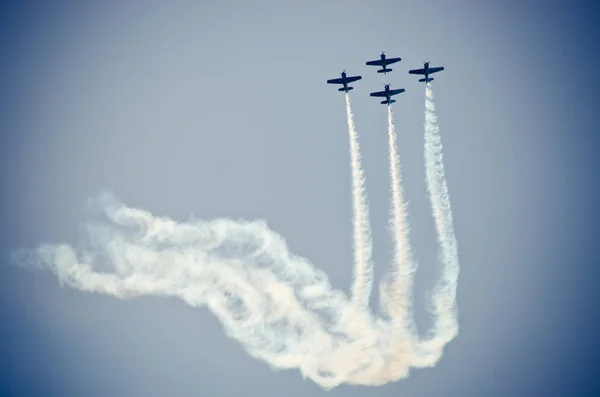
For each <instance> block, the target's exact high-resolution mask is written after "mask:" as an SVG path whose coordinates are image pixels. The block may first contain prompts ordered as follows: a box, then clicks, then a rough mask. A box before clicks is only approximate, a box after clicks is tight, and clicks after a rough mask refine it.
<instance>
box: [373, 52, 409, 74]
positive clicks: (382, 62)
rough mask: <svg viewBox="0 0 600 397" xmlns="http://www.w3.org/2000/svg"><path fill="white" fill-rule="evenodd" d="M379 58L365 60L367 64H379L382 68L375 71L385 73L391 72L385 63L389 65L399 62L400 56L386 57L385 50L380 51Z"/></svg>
mask: <svg viewBox="0 0 600 397" xmlns="http://www.w3.org/2000/svg"><path fill="white" fill-rule="evenodd" d="M380 57H381V59H379V60H377V61H369V62H367V65H368V66H381V67H382V68H381V69H379V70H378V71H377V73H383V74H387V72H391V71H392V69H389V68H387V67H386V66H387V65H391V64H392V63H396V62H400V61H401V60H402V58H386V57H385V52H382V53H381V55H380Z"/></svg>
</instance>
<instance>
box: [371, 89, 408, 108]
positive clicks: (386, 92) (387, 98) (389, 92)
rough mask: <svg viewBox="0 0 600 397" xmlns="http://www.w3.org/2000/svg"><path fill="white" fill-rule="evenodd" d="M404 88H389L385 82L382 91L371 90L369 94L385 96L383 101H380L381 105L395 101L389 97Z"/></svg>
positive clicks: (401, 91) (402, 90)
mask: <svg viewBox="0 0 600 397" xmlns="http://www.w3.org/2000/svg"><path fill="white" fill-rule="evenodd" d="M404 91H405V90H404V88H398V89H397V90H390V85H389V84H386V85H385V90H384V91H379V92H372V93H371V96H379V97H385V101H382V102H381V104H382V105H388V106H389V105H391V104H392V103H394V102H396V101H395V100H393V99H390V97H392V96H394V95H398V94H401V93H403V92H404Z"/></svg>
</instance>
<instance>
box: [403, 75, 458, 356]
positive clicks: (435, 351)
mask: <svg viewBox="0 0 600 397" xmlns="http://www.w3.org/2000/svg"><path fill="white" fill-rule="evenodd" d="M442 160H443V155H442V139H441V136H440V128H439V126H438V124H437V115H436V113H435V102H434V96H433V91H432V89H431V85H430V83H427V85H426V88H425V175H426V181H427V190H428V191H429V198H430V200H431V207H432V210H433V217H434V220H435V227H436V230H437V234H438V241H439V243H440V248H441V261H442V264H443V271H442V277H441V278H440V281H439V282H438V284H437V285H436V287H435V290H434V291H433V295H432V298H431V305H430V311H431V313H432V315H433V317H434V324H433V328H432V330H431V331H430V332H429V336H428V338H427V339H426V340H424V341H421V342H420V343H419V345H418V349H417V350H418V354H417V355H416V357H415V359H414V363H413V366H416V367H431V366H434V365H435V364H436V363H437V362H438V360H439V359H440V357H441V356H442V351H443V349H444V346H445V345H446V344H447V343H448V342H450V341H451V340H452V339H454V338H455V337H456V335H458V320H457V310H458V309H457V306H456V287H457V284H458V273H459V262H458V246H457V242H456V237H455V236H454V229H453V226H452V209H451V207H450V197H449V195H448V186H447V185H446V178H445V176H444V163H443V161H442Z"/></svg>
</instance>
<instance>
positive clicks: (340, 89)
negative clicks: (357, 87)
mask: <svg viewBox="0 0 600 397" xmlns="http://www.w3.org/2000/svg"><path fill="white" fill-rule="evenodd" d="M353 89H354V87H348V91H350V90H353ZM338 91H346V89H345V88H344V87H342V88H338ZM348 91H346V92H348Z"/></svg>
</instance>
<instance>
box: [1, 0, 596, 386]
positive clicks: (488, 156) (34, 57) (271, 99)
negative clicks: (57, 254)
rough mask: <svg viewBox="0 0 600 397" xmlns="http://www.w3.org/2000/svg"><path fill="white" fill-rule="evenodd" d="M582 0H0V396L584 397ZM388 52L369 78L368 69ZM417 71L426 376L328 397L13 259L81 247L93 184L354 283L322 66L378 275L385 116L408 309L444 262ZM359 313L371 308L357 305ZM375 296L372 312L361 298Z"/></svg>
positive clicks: (587, 305)
mask: <svg viewBox="0 0 600 397" xmlns="http://www.w3.org/2000/svg"><path fill="white" fill-rule="evenodd" d="M593 3H594V2H558V1H545V2H541V1H537V2H534V1H527V2H520V1H503V2H492V1H452V2H450V1H445V0H436V1H427V2H423V1H419V2H416V1H415V2H408V1H406V2H401V1H369V2H367V1H362V2H361V1H345V2H342V1H327V2H324V1H303V2H292V1H254V2H246V1H237V2H235V1H234V2H212V3H210V2H202V1H195V2H192V1H189V2H185V1H177V2H168V3H167V2H158V1H154V2H152V1H145V2H142V1H106V2H84V1H81V2H74V1H54V2H52V4H51V2H33V1H26V2H13V4H10V2H8V1H6V2H4V3H3V5H2V6H1V8H0V49H1V55H2V62H0V92H2V99H1V101H2V102H1V104H0V116H1V117H0V133H1V138H2V145H0V151H1V153H0V172H1V174H0V191H1V192H2V194H1V196H0V197H1V200H2V201H1V206H0V216H1V218H0V219H1V225H2V226H3V227H2V228H1V229H0V254H1V255H0V324H1V326H0V332H1V334H0V369H1V372H0V391H1V392H2V393H1V395H7V396H12V395H28V396H42V395H43V396H80V395H86V396H107V395H110V396H114V397H117V396H137V395H143V396H147V397H151V396H165V395H170V396H248V395H257V396H266V397H275V396H283V395H285V396H292V397H293V396H306V395H310V396H319V395H324V394H326V393H329V394H330V395H336V396H364V395H365V393H368V395H369V396H442V395H443V396H448V397H450V396H464V395H474V396H482V395H485V396H504V395H507V394H508V395H512V396H531V395H539V396H564V395H571V394H572V395H578V396H588V395H589V396H592V395H596V393H600V381H598V380H597V377H596V375H597V371H595V370H594V368H595V363H596V360H597V357H598V353H600V351H599V349H598V343H597V341H596V339H597V335H598V331H599V327H598V324H597V313H598V308H599V305H598V303H597V302H598V294H597V293H596V291H595V287H596V284H597V279H598V275H599V274H600V272H599V271H598V261H597V258H598V255H597V241H598V238H597V234H596V233H597V230H596V229H597V228H596V225H597V220H598V216H597V208H596V207H597V204H596V203H597V202H598V199H599V195H598V190H597V188H596V180H597V179H598V170H600V168H599V167H600V162H599V161H598V159H597V153H596V150H595V149H596V147H597V146H598V142H599V139H598V133H600V131H598V127H597V124H596V123H597V121H596V119H597V112H598V100H597V96H596V95H597V93H596V91H597V88H598V73H597V69H598V56H597V54H596V53H597V50H598V29H599V28H597V27H595V26H594V25H595V24H597V21H598V20H600V12H599V11H598V8H597V7H596V6H595V5H594V4H593ZM382 50H385V51H386V53H387V54H388V55H389V56H400V57H402V62H400V63H399V64H395V65H393V66H392V68H393V69H394V72H392V73H391V74H389V75H387V76H382V75H381V74H377V73H376V72H375V70H376V69H375V68H374V67H367V66H365V62H366V61H368V60H371V59H376V58H377V57H378V55H379V54H380V53H381V51H382ZM424 60H429V61H431V62H432V65H433V66H438V65H443V66H445V68H446V70H445V71H444V72H441V73H439V74H436V75H435V78H436V80H435V81H434V83H433V88H434V93H435V95H436V102H437V108H438V116H439V118H438V121H439V123H440V128H441V134H442V139H443V143H444V153H445V166H446V174H447V179H448V185H449V189H450V195H451V201H452V205H453V211H454V218H455V231H456V235H457V239H458V244H459V254H460V261H461V274H460V278H459V290H458V305H459V310H460V312H459V315H460V317H459V322H460V324H459V325H460V333H459V336H458V338H457V339H456V340H454V341H453V342H451V343H450V344H449V345H448V346H447V348H446V350H445V355H444V357H443V358H442V360H441V361H440V362H439V364H438V365H437V366H436V367H435V368H432V369H426V370H414V371H413V372H412V373H411V377H410V378H409V379H407V380H405V381H402V382H398V383H394V384H388V385H386V386H383V387H379V388H363V387H346V386H342V387H339V388H337V389H334V390H333V391H330V392H325V391H323V390H321V389H320V388H319V387H317V386H316V385H315V384H313V383H312V382H310V381H303V380H302V378H301V376H300V373H299V372H298V371H284V372H273V371H272V370H271V369H270V368H269V367H268V366H267V364H265V363H264V362H261V361H257V360H255V359H253V358H251V357H250V356H249V355H248V354H246V352H245V351H244V350H243V348H242V347H241V346H240V345H239V344H238V343H237V342H235V341H234V340H232V339H229V338H227V337H226V336H224V334H223V332H222V327H221V325H220V324H219V323H218V321H217V320H216V319H215V318H214V317H213V316H212V315H211V314H210V313H209V312H208V311H207V310H196V309H192V308H190V307H188V306H186V305H185V304H184V303H183V302H181V301H179V300H176V299H164V298H155V297H148V298H140V299H135V300H129V301H120V300H117V299H114V298H111V297H107V296H100V295H92V294H86V293H81V292H78V291H75V290H71V289H68V288H61V287H60V286H59V283H58V281H57V279H56V278H55V277H54V276H53V275H52V274H51V273H49V272H48V273H33V272H29V271H25V270H23V269H16V268H14V267H11V266H10V265H9V261H8V258H9V255H10V253H11V252H12V251H13V250H15V249H17V248H22V247H28V248H32V247H35V246H36V245H38V244H39V243H42V242H68V243H71V244H73V243H77V240H78V238H79V235H80V225H81V221H82V220H83V215H84V213H83V207H84V205H85V204H86V201H87V199H88V198H90V197H94V196H96V195H97V194H98V193H99V192H100V191H101V190H104V189H108V190H110V191H112V192H114V193H115V194H116V196H117V197H119V198H120V199H121V200H123V201H124V202H125V203H126V204H127V205H130V206H133V207H139V208H143V209H146V210H149V211H151V212H152V213H153V214H155V215H165V216H170V217H172V218H174V219H177V220H185V219H187V218H188V216H189V215H191V214H195V215H196V216H198V217H201V218H204V219H213V218H217V217H225V216H227V217H234V218H244V219H256V218H261V219H265V220H266V221H267V222H268V224H269V226H270V227H271V228H272V229H274V230H275V231H276V232H278V233H280V234H282V235H283V236H284V237H285V238H286V239H287V241H288V243H289V245H290V249H291V251H292V252H293V253H295V254H298V255H301V256H305V257H308V258H310V260H311V261H312V262H313V263H314V264H315V265H316V266H317V267H319V268H321V269H323V270H325V271H326V272H327V273H328V274H329V276H330V280H331V282H332V284H333V285H334V286H335V287H337V288H343V289H345V290H347V289H348V286H349V284H350V281H351V277H352V252H351V197H350V173H349V172H350V167H349V155H348V136H347V126H346V116H345V109H344V106H345V104H344V97H343V95H342V94H340V93H339V92H337V91H336V90H335V88H334V87H333V86H331V85H327V84H325V81H326V80H327V79H329V78H335V77H337V76H338V75H339V73H340V72H341V70H342V69H346V70H347V72H348V73H349V74H361V75H362V76H363V80H361V81H359V82H356V83H355V84H354V87H355V90H354V91H352V102H353V108H354V113H355V120H356V125H357V130H358V133H359V134H360V143H361V146H362V155H363V165H364V168H365V173H366V178H367V189H368V195H369V202H370V205H371V207H370V209H371V220H372V228H373V239H374V259H375V262H376V267H377V269H376V272H377V273H376V276H377V277H379V276H380V275H381V274H382V273H383V272H385V271H386V270H387V267H388V265H389V262H390V260H391V239H390V236H389V233H388V231H387V229H386V225H387V219H388V215H389V176H388V168H387V161H388V160H387V131H386V109H385V107H384V106H382V105H380V104H379V103H378V102H379V100H377V99H375V98H370V97H369V96H368V93H369V92H372V91H375V90H380V89H382V88H383V84H384V83H387V82H390V83H391V84H392V87H398V88H400V87H402V88H405V89H406V92H405V93H404V94H401V95H399V96H398V98H397V103H395V104H394V105H393V106H394V111H395V116H396V129H397V132H398V135H399V138H398V139H399V141H398V142H399V147H400V154H401V157H402V158H401V164H402V167H403V169H402V170H403V180H404V188H405V191H406V195H407V198H408V200H409V201H410V207H409V217H410V221H411V225H412V236H411V238H412V242H413V248H414V251H415V257H416V259H417V260H418V262H419V264H420V267H419V271H418V275H417V279H416V283H417V285H416V292H415V304H416V309H417V320H418V325H419V327H420V329H422V330H424V329H426V326H427V325H428V324H429V319H428V317H427V315H426V313H425V311H424V310H423V305H424V302H425V299H424V298H425V292H426V291H427V289H428V288H430V287H431V285H432V283H433V282H434V281H435V275H436V272H437V271H438V270H439V264H438V263H437V261H436V258H437V245H436V236H435V233H434V228H433V222H432V219H431V214H430V210H429V205H430V204H429V201H428V200H427V197H426V190H425V183H424V175H425V174H424V167H423V163H424V160H423V127H422V125H423V120H424V113H423V112H424V87H423V85H422V83H418V82H417V78H416V77H415V76H409V75H408V74H407V71H408V69H412V68H417V67H420V66H422V61H424ZM374 298H375V300H376V299H377V298H378V296H377V294H375V296H374ZM374 306H376V305H374Z"/></svg>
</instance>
